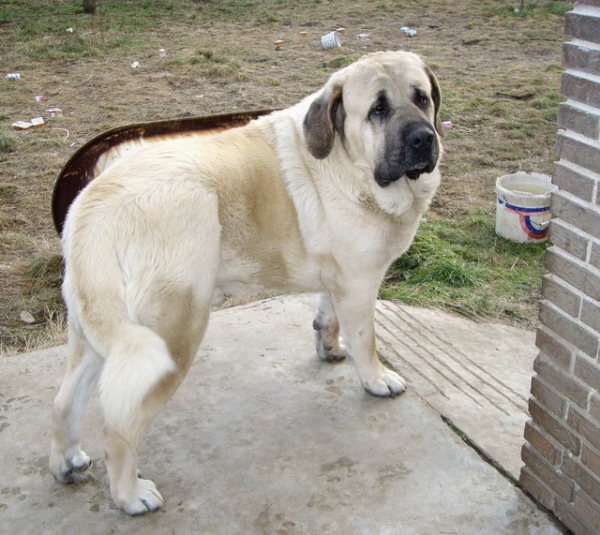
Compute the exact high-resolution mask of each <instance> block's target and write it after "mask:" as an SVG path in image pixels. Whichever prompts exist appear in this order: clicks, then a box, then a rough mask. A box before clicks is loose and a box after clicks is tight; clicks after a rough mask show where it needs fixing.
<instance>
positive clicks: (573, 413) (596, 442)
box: [567, 406, 600, 498]
mask: <svg viewBox="0 0 600 535" xmlns="http://www.w3.org/2000/svg"><path fill="white" fill-rule="evenodd" d="M567 423H568V424H569V426H570V427H571V428H572V429H573V430H574V431H575V432H576V433H578V434H579V435H581V436H582V437H583V439H584V440H586V441H588V442H589V443H590V444H591V445H592V446H594V448H596V449H599V448H600V422H598V421H597V420H595V419H594V418H592V417H591V416H590V415H589V414H584V413H582V412H581V411H579V410H577V409H576V408H575V407H573V406H571V407H569V411H568V414H567ZM599 483H600V482H599ZM598 498H600V484H599V485H598Z"/></svg>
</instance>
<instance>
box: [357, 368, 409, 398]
mask: <svg viewBox="0 0 600 535" xmlns="http://www.w3.org/2000/svg"><path fill="white" fill-rule="evenodd" d="M363 386H364V387H365V390H366V391H367V392H369V394H373V395H374V396H377V397H394V396H399V395H400V394H402V393H403V392H404V391H405V390H406V383H405V381H404V379H402V377H400V376H399V375H398V374H397V373H396V372H394V371H392V370H390V369H388V368H385V367H384V366H382V367H381V373H380V374H379V377H377V378H375V379H372V380H370V381H363Z"/></svg>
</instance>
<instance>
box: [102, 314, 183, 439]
mask: <svg viewBox="0 0 600 535" xmlns="http://www.w3.org/2000/svg"><path fill="white" fill-rule="evenodd" d="M121 328H122V329H123V330H124V332H123V334H122V335H120V336H119V337H118V338H117V339H116V340H115V341H114V343H113V345H112V348H111V350H110V354H109V355H108V358H107V359H106V362H105V365H104V370H103V372H102V376H101V378H100V401H101V403H102V407H103V409H104V417H105V419H106V422H107V423H108V424H109V425H111V426H112V428H113V429H114V430H115V431H116V432H117V433H119V434H120V435H121V436H123V437H131V439H132V440H133V441H134V442H135V443H136V444H137V442H139V438H140V434H141V431H142V429H143V426H144V425H145V423H147V421H146V419H147V418H148V417H151V414H144V413H142V407H143V401H144V399H145V398H146V396H147V395H148V394H149V393H150V391H151V390H152V389H154V388H156V387H157V386H158V385H159V383H160V381H161V379H163V378H165V377H166V376H168V375H169V374H173V373H175V372H176V371H177V367H176V365H175V362H174V361H173V359H172V358H171V355H170V353H169V349H168V347H167V344H166V343H165V341H164V340H163V339H162V338H161V337H160V336H158V335H157V334H156V333H155V332H154V331H152V330H151V329H149V328H147V327H144V326H143V325H139V324H135V323H132V322H126V324H124V325H121Z"/></svg>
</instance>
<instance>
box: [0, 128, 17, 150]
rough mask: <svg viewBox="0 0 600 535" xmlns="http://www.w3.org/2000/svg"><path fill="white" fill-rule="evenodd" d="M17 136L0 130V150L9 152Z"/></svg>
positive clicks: (15, 142) (13, 146)
mask: <svg viewBox="0 0 600 535" xmlns="http://www.w3.org/2000/svg"><path fill="white" fill-rule="evenodd" d="M18 139H19V138H17V136H15V135H14V134H11V133H10V132H3V131H0V152H9V151H11V150H12V149H14V148H15V147H16V145H17V141H18Z"/></svg>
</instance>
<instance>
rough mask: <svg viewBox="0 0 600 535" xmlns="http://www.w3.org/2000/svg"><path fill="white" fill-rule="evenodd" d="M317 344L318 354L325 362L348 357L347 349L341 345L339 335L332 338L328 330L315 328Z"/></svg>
mask: <svg viewBox="0 0 600 535" xmlns="http://www.w3.org/2000/svg"><path fill="white" fill-rule="evenodd" d="M315 330H316V331H317V332H316V335H315V345H316V348H317V355H319V358H320V359H321V360H324V361H325V362H340V361H342V360H344V359H345V358H346V350H345V349H344V348H343V346H342V345H340V343H339V340H338V339H337V337H336V338H335V340H332V337H331V336H328V333H327V331H325V330H323V331H321V330H317V329H316V328H315Z"/></svg>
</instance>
